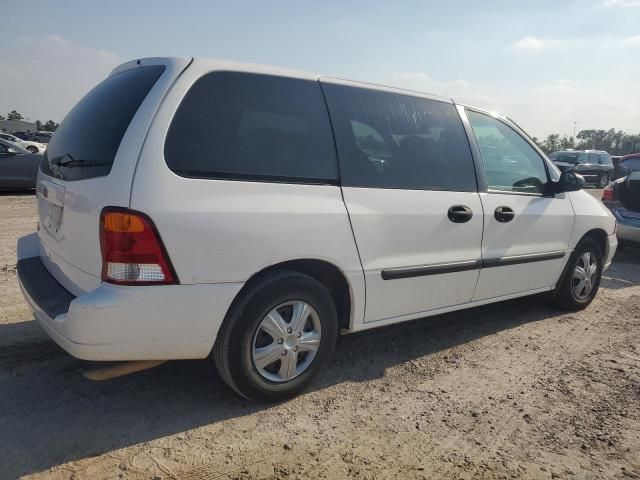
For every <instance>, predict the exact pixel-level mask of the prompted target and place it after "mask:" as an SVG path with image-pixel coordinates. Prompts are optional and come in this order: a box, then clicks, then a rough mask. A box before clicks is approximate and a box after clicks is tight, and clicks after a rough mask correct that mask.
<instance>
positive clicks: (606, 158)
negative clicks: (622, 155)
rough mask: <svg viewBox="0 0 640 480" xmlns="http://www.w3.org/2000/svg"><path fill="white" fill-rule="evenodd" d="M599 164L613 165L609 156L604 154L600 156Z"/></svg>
mask: <svg viewBox="0 0 640 480" xmlns="http://www.w3.org/2000/svg"><path fill="white" fill-rule="evenodd" d="M600 164H601V165H613V161H612V160H611V156H609V155H608V154H606V153H601V154H600Z"/></svg>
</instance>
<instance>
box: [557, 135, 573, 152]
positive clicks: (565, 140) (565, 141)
mask: <svg viewBox="0 0 640 480" xmlns="http://www.w3.org/2000/svg"><path fill="white" fill-rule="evenodd" d="M571 148H576V141H575V139H574V138H573V137H567V136H566V135H563V136H562V138H561V139H560V149H561V150H569V149H571Z"/></svg>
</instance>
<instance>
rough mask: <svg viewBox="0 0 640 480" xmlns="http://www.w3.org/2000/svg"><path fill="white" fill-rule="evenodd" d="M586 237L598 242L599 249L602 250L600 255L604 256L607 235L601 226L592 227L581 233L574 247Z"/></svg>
mask: <svg viewBox="0 0 640 480" xmlns="http://www.w3.org/2000/svg"><path fill="white" fill-rule="evenodd" d="M587 237H590V238H593V239H594V240H595V241H596V242H597V243H598V246H599V247H600V251H601V252H602V256H603V257H606V255H607V237H608V235H607V232H605V231H604V230H603V229H602V228H592V229H591V230H589V231H588V232H586V233H585V234H584V235H582V237H581V238H580V240H579V241H578V243H577V244H576V247H577V246H578V245H579V244H580V242H582V241H583V240H584V239H585V238H587Z"/></svg>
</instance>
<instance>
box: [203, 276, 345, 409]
mask: <svg viewBox="0 0 640 480" xmlns="http://www.w3.org/2000/svg"><path fill="white" fill-rule="evenodd" d="M337 334H338V320H337V313H336V308H335V305H334V303H333V300H332V298H331V295H330V294H329V291H328V290H327V289H326V288H325V287H324V285H322V284H321V283H320V282H318V281H317V280H315V279H314V278H312V277H309V276H308V275H304V274H301V273H298V272H289V271H283V272H279V273H275V274H272V275H270V276H269V277H267V278H264V279H263V280H262V281H259V282H257V283H256V284H255V285H253V286H252V287H250V288H249V289H248V291H247V292H246V294H245V295H244V297H243V298H242V300H241V301H240V302H238V303H237V304H236V305H235V306H234V307H233V308H232V310H231V311H230V312H229V314H228V315H227V318H226V319H225V321H224V324H223V326H222V328H221V330H220V332H219V334H218V339H217V340H216V344H215V346H214V350H213V359H214V361H215V364H216V368H217V369H218V372H219V373H220V376H221V377H222V378H223V379H224V380H225V382H226V383H227V384H228V385H229V386H230V387H231V388H233V389H234V390H235V391H236V392H237V393H239V394H240V395H242V396H244V397H246V398H248V399H250V400H256V401H261V402H274V401H279V400H284V399H287V398H290V397H293V396H295V395H297V394H298V393H300V392H302V391H303V390H304V389H305V388H307V387H308V386H309V385H310V384H311V383H312V382H313V380H314V379H315V377H316V376H317V375H318V374H319V373H320V372H321V371H322V369H323V368H324V367H325V366H326V364H327V362H328V361H329V359H330V357H331V354H332V353H333V350H334V347H335V342H336V338H337Z"/></svg>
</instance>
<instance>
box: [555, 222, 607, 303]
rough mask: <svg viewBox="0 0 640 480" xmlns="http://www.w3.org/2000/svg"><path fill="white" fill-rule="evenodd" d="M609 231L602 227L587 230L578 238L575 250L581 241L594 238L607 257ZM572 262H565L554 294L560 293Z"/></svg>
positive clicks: (603, 254)
mask: <svg viewBox="0 0 640 480" xmlns="http://www.w3.org/2000/svg"><path fill="white" fill-rule="evenodd" d="M607 236H608V235H607V232H606V231H604V230H603V229H602V228H592V229H591V230H589V231H587V232H585V233H584V234H583V235H582V237H580V240H578V241H577V242H576V244H575V245H574V247H573V250H574V251H575V249H576V248H577V247H578V245H580V243H581V242H582V241H583V240H584V239H585V238H592V239H593V240H595V241H596V243H597V244H598V246H599V247H600V251H601V252H602V256H603V257H605V256H606V253H607ZM569 264H570V262H569V261H567V263H566V264H565V266H564V268H563V269H562V273H561V274H560V278H559V279H558V282H557V283H556V288H555V289H554V295H556V294H557V293H558V290H559V289H560V286H561V284H562V282H563V281H564V278H565V277H566V275H567V271H568V269H569V268H570V267H569Z"/></svg>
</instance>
